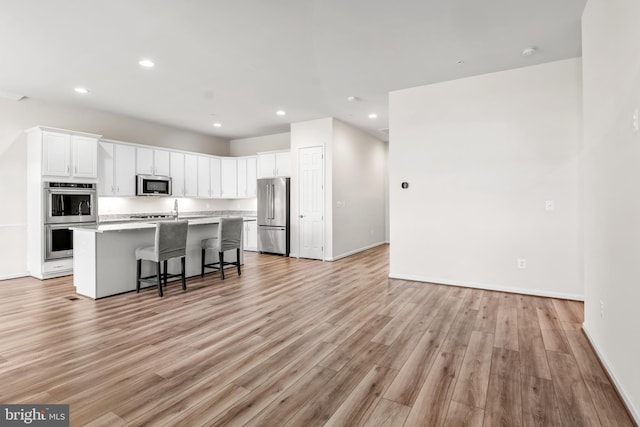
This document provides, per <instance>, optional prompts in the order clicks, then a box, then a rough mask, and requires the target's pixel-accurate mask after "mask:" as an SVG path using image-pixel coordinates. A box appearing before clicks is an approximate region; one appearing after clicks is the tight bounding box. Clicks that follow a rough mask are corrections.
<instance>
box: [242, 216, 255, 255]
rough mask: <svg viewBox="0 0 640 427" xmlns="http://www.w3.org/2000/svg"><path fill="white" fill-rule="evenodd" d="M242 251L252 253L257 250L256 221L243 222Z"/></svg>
mask: <svg viewBox="0 0 640 427" xmlns="http://www.w3.org/2000/svg"><path fill="white" fill-rule="evenodd" d="M244 250H245V251H254V252H256V251H257V250H258V222H257V221H245V223H244Z"/></svg>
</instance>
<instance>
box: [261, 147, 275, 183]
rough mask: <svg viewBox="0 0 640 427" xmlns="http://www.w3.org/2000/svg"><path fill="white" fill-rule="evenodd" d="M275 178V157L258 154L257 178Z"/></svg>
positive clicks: (273, 155) (268, 154) (267, 154)
mask: <svg viewBox="0 0 640 427" xmlns="http://www.w3.org/2000/svg"><path fill="white" fill-rule="evenodd" d="M274 176H276V155H275V154H273V153H266V154H258V178H271V177H274Z"/></svg>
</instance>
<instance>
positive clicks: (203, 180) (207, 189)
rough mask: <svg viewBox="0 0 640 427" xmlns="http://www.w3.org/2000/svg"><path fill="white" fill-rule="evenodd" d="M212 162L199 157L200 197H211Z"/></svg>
mask: <svg viewBox="0 0 640 427" xmlns="http://www.w3.org/2000/svg"><path fill="white" fill-rule="evenodd" d="M210 171H211V161H210V160H209V157H205V156H198V197H203V198H209V197H211V176H210Z"/></svg>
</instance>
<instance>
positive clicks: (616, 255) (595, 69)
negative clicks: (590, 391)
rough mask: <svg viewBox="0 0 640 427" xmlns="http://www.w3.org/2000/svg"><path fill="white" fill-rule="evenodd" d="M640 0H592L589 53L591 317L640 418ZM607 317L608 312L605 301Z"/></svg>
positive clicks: (589, 325)
mask: <svg viewBox="0 0 640 427" xmlns="http://www.w3.org/2000/svg"><path fill="white" fill-rule="evenodd" d="M639 18H640V2H638V1H637V0H589V2H588V3H587V6H586V8H585V11H584V15H583V19H582V38H583V56H584V141H585V162H584V171H585V172H584V176H585V198H584V201H585V202H584V203H585V209H584V211H585V220H584V246H585V251H584V257H585V262H584V278H585V323H584V330H585V331H586V332H587V334H588V335H589V337H590V339H591V341H592V343H593V344H594V347H595V348H596V351H597V352H598V353H599V355H600V358H601V360H602V361H603V362H604V363H605V365H606V367H607V368H608V370H609V373H610V374H611V376H612V377H613V378H614V380H615V381H616V383H617V386H618V390H619V391H620V392H621V394H622V395H623V397H624V398H625V400H626V402H627V405H628V406H629V407H630V408H631V410H632V412H633V414H634V416H635V419H636V422H638V423H640V370H638V361H639V360H640V340H638V331H637V327H638V325H640V310H638V301H640V285H639V284H638V278H639V277H640V262H639V259H640V196H639V195H640V168H639V167H638V165H639V164H640V133H639V132H635V133H634V131H633V127H632V116H633V110H634V109H635V108H639V107H640V54H639V53H638V52H639V51H638V40H640V26H639V25H638V19H639ZM601 302H602V304H603V305H604V317H601V315H600V303H601Z"/></svg>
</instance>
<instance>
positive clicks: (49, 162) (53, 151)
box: [42, 131, 98, 178]
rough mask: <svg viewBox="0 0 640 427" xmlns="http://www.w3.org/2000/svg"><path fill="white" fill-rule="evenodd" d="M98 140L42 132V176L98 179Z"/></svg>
mask: <svg viewBox="0 0 640 427" xmlns="http://www.w3.org/2000/svg"><path fill="white" fill-rule="evenodd" d="M97 169H98V139H97V138H93V137H86V136H80V135H71V134H65V133H58V132H50V131H44V132H42V175H43V176H63V177H76V178H97V176H98V172H97Z"/></svg>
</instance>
